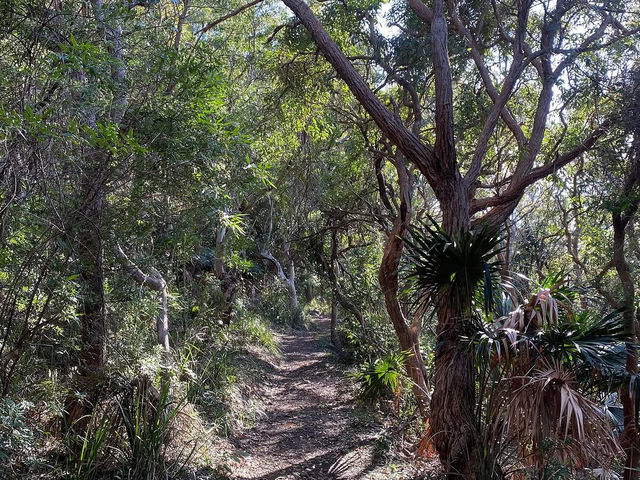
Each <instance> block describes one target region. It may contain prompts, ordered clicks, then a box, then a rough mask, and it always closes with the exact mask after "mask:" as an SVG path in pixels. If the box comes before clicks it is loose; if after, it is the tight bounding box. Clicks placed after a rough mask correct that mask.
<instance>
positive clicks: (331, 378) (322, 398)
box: [232, 317, 414, 480]
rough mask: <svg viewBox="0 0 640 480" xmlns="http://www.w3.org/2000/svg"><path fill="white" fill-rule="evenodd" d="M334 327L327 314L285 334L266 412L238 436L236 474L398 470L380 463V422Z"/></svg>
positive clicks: (270, 375) (250, 478)
mask: <svg viewBox="0 0 640 480" xmlns="http://www.w3.org/2000/svg"><path fill="white" fill-rule="evenodd" d="M328 335H329V320H328V319H326V318H323V317H316V318H314V326H313V328H312V329H311V330H309V331H295V330H292V331H290V332H287V333H284V334H278V337H279V340H280V342H281V349H282V359H281V361H280V362H279V364H278V365H273V368H272V369H270V371H268V372H267V378H266V379H265V386H264V389H265V399H264V402H265V410H266V412H265V413H266V416H265V417H264V418H262V419H261V420H260V421H259V422H258V424H257V425H256V426H255V427H254V428H253V429H251V430H248V431H247V432H246V433H245V436H244V437H243V438H241V439H239V441H238V447H239V452H240V453H241V455H242V456H243V457H244V460H243V461H242V462H240V463H239V465H238V467H237V468H236V469H235V472H234V474H233V476H232V478H234V479H235V480H294V479H295V480H298V479H314V480H316V479H317V480H321V479H322V480H327V479H388V478H392V477H391V476H390V474H389V473H390V472H387V471H386V468H384V467H376V463H378V462H376V457H377V456H376V445H379V442H378V438H379V435H380V433H381V427H380V425H379V423H378V421H377V420H376V418H375V415H374V414H373V413H372V412H370V411H368V410H365V409H362V408H359V407H357V406H355V405H354V403H355V402H354V400H353V396H352V392H351V391H350V390H351V389H350V387H349V380H348V379H347V378H345V375H344V370H343V366H341V365H340V364H339V363H338V362H337V361H336V357H335V355H333V354H332V353H331V351H330V349H329V348H328V346H329V337H328ZM380 468H382V469H384V470H385V471H384V472H383V471H380ZM392 468H393V469H394V470H395V469H396V468H397V467H395V466H393V467H392ZM396 473H399V472H396ZM393 478H414V477H413V476H409V477H405V476H402V477H398V476H396V475H394V476H393Z"/></svg>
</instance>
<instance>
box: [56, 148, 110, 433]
mask: <svg viewBox="0 0 640 480" xmlns="http://www.w3.org/2000/svg"><path fill="white" fill-rule="evenodd" d="M85 158H86V165H87V169H86V171H85V172H84V175H83V178H82V180H81V185H80V192H79V197H78V199H77V202H78V206H77V207H76V211H75V212H74V214H73V215H72V216H71V219H70V226H69V231H68V235H69V244H70V246H71V247H72V251H73V254H74V257H75V262H76V265H77V272H78V283H79V294H80V303H79V305H78V311H77V314H78V318H79V320H80V328H81V342H80V351H79V355H78V374H77V375H76V376H75V378H74V383H75V387H74V388H75V391H77V392H82V393H83V396H82V398H77V397H76V396H75V395H69V396H68V397H67V399H66V400H65V414H64V424H65V428H69V429H73V431H75V432H78V433H79V434H82V433H83V432H84V431H85V430H86V427H87V425H88V421H89V417H90V414H91V411H92V410H93V407H94V406H95V404H96V402H97V401H98V397H99V392H100V384H101V383H102V377H103V373H104V368H105V336H106V313H105V297H104V265H103V255H104V251H103V248H104V247H103V239H102V233H103V232H102V220H103V212H104V201H105V199H104V197H105V192H104V189H105V185H104V181H105V178H104V177H105V166H104V156H103V155H101V154H100V153H99V152H96V151H95V150H92V151H91V152H90V153H89V154H88V155H87V156H86V157H85Z"/></svg>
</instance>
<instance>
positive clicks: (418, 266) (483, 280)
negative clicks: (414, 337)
mask: <svg viewBox="0 0 640 480" xmlns="http://www.w3.org/2000/svg"><path fill="white" fill-rule="evenodd" d="M410 233H411V235H410V238H405V239H404V241H405V243H406V245H407V254H406V261H405V262H406V263H405V271H406V274H405V278H406V280H407V281H408V282H410V284H411V290H412V292H411V294H412V296H413V301H414V304H416V305H419V306H420V307H423V308H425V309H427V308H437V307H438V306H439V305H440V302H441V300H442V299H443V298H448V299H450V301H451V306H454V307H456V308H460V309H462V310H463V312H468V311H469V310H470V309H471V308H472V305H474V303H476V302H475V300H476V294H477V292H478V289H479V288H482V290H483V300H484V301H483V305H482V306H481V307H483V308H484V309H485V311H487V312H488V311H490V310H492V309H493V308H494V298H495V294H494V285H495V283H496V275H497V273H498V267H499V264H498V262H497V260H496V256H497V255H498V253H500V251H501V250H502V247H501V245H500V244H501V242H502V236H501V234H500V233H499V232H498V231H496V230H491V229H487V228H477V229H474V230H469V231H465V232H460V233H459V234H458V235H454V236H449V235H447V234H446V233H445V232H444V230H443V229H442V228H440V227H439V226H438V225H437V224H436V223H435V222H434V221H432V223H431V225H429V224H424V225H423V226H422V229H417V228H412V229H410Z"/></svg>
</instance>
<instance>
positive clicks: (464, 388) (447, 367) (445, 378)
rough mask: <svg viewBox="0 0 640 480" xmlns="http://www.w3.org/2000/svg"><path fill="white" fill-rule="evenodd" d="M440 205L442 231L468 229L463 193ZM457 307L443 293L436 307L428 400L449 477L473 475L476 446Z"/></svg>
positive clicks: (469, 370) (470, 376)
mask: <svg viewBox="0 0 640 480" xmlns="http://www.w3.org/2000/svg"><path fill="white" fill-rule="evenodd" d="M456 197H457V201H456ZM442 206H443V212H442V214H443V225H444V226H445V227H444V228H445V230H446V231H447V234H449V235H457V234H459V233H460V232H461V231H464V230H467V229H468V228H469V227H470V225H469V216H468V211H469V209H468V204H467V202H466V198H465V197H464V196H463V194H462V195H461V194H460V193H458V195H455V194H454V195H452V201H451V202H450V203H448V204H444V205H442ZM463 308H464V306H461V305H454V304H453V302H452V301H451V299H450V296H449V295H447V294H446V292H445V294H444V295H443V297H442V299H441V301H440V304H439V305H438V312H437V313H438V326H437V329H436V335H437V340H436V345H437V347H436V349H435V352H434V363H435V371H434V376H433V385H434V391H433V396H432V398H431V417H430V426H431V433H432V436H433V443H434V446H435V447H436V450H437V451H438V454H439V456H440V460H441V462H442V464H443V466H444V467H445V470H446V472H447V475H448V476H449V477H450V478H452V479H453V478H456V479H459V478H460V476H464V477H467V478H472V477H473V466H474V463H475V461H476V447H477V446H476V438H477V437H476V432H475V431H474V429H475V426H474V411H475V406H476V398H475V367H474V359H473V350H472V349H469V348H466V346H465V345H464V344H463V342H462V338H463V337H464V336H465V335H466V334H468V332H467V331H466V322H467V319H466V318H465V312H464V311H463V310H462V309H463Z"/></svg>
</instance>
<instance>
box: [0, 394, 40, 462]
mask: <svg viewBox="0 0 640 480" xmlns="http://www.w3.org/2000/svg"><path fill="white" fill-rule="evenodd" d="M31 407H33V404H31V403H30V402H28V401H26V400H20V401H18V402H15V401H13V400H12V399H11V398H8V397H5V398H3V399H2V400H0V463H8V462H10V461H11V460H12V458H13V457H15V456H19V457H20V458H21V459H23V460H25V459H29V458H30V457H31V456H32V455H33V454H34V453H35V444H34V443H35V432H34V430H33V426H32V425H31V424H30V422H29V420H28V418H27V412H28V410H29V409H30V408H31Z"/></svg>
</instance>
